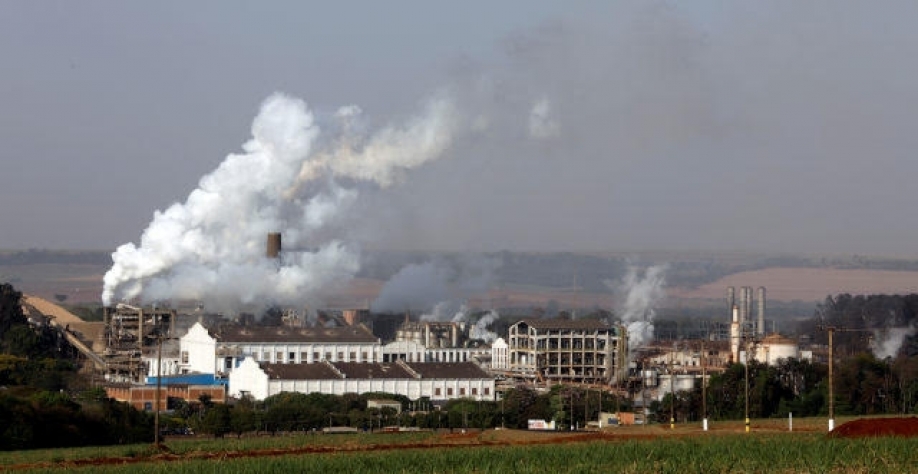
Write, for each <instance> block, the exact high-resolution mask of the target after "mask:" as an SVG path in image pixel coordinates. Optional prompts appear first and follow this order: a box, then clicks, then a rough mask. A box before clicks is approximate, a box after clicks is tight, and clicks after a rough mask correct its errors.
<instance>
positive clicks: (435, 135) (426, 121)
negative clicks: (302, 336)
mask: <svg viewBox="0 0 918 474" xmlns="http://www.w3.org/2000/svg"><path fill="white" fill-rule="evenodd" d="M360 115H361V111H360V109H359V108H358V107H356V106H347V107H343V108H341V109H340V110H339V111H338V113H337V114H336V115H335V116H334V117H333V118H332V120H337V121H338V122H337V123H334V122H333V123H330V124H327V125H328V127H327V128H325V129H323V128H322V127H320V124H319V123H317V119H316V117H315V115H314V114H313V113H312V112H311V111H310V110H309V108H308V107H307V105H306V103H305V102H304V101H302V100H300V99H296V98H293V97H289V96H286V95H283V94H279V93H278V94H274V95H272V96H270V97H268V98H267V99H266V100H265V101H264V102H263V103H262V105H261V109H260V111H259V113H258V115H257V116H256V117H255V119H254V121H253V123H252V139H251V140H249V141H248V142H247V143H245V144H244V145H243V153H241V154H231V155H229V156H228V157H227V158H226V159H225V160H224V161H223V162H222V163H221V164H220V165H219V166H218V167H217V168H216V169H215V170H214V171H212V172H211V173H209V174H207V175H206V176H204V177H203V178H201V180H200V182H199V185H198V188H197V189H195V190H194V191H192V192H191V193H190V194H189V195H188V198H187V199H186V200H185V202H184V203H176V204H173V205H172V206H170V207H169V208H168V209H166V210H165V211H157V212H155V213H154V217H153V221H152V222H151V223H150V224H149V226H148V227H147V228H146V230H144V232H143V234H142V235H141V238H140V244H139V245H136V244H134V243H127V244H124V245H122V246H120V247H118V249H117V250H116V251H115V252H114V253H113V254H112V260H113V265H112V267H111V269H110V270H109V271H108V272H107V273H106V274H105V277H104V290H103V294H102V300H103V302H104V304H106V305H111V304H112V303H113V302H117V301H120V300H134V299H140V300H141V301H142V302H153V301H162V300H197V301H200V302H203V303H204V304H205V306H208V307H209V308H211V309H215V308H216V309H225V310H232V309H238V308H239V307H240V306H241V305H258V306H262V307H264V306H268V305H274V304H296V303H303V302H306V301H310V300H311V299H312V298H316V297H318V296H319V295H320V294H321V293H322V291H323V290H327V289H328V288H330V287H332V286H333V285H335V284H336V283H340V282H343V281H346V280H348V279H350V278H352V277H353V275H354V274H355V272H357V271H358V269H359V265H360V260H359V253H358V247H359V245H357V243H356V242H355V239H353V238H351V236H350V235H348V233H347V231H346V227H345V226H344V225H343V224H344V223H345V222H346V220H347V218H348V217H349V213H350V212H351V209H352V208H353V207H354V206H353V204H354V203H355V202H356V201H357V200H358V199H359V195H360V189H361V186H364V187H365V186H367V185H368V184H369V185H372V186H376V187H379V188H383V187H388V186H392V185H393V184H395V183H397V182H398V180H399V178H400V177H401V176H402V175H403V173H404V172H405V171H406V170H409V169H411V168H414V167H417V166H420V165H422V164H424V163H425V162H428V161H430V160H434V159H436V158H438V157H440V156H441V155H442V154H443V152H444V151H445V150H446V149H447V148H448V147H449V145H450V143H451V141H452V140H453V137H454V136H455V134H456V133H457V132H458V130H459V127H458V116H457V113H456V112H455V110H454V107H453V106H452V102H451V100H450V99H449V97H448V96H447V95H445V94H441V95H438V96H436V97H434V98H433V99H432V100H430V101H429V102H428V104H427V107H426V109H425V110H424V111H423V113H421V114H420V115H418V116H417V117H414V118H412V119H410V120H409V121H408V122H407V123H405V124H404V125H402V126H386V127H384V128H382V129H381V130H379V131H377V132H375V133H371V134H366V133H363V132H362V129H363V128H365V127H362V126H361V123H360ZM269 232H280V233H281V234H282V236H283V244H284V248H285V249H286V248H291V249H295V250H294V251H286V250H285V251H284V252H282V254H281V258H280V260H279V261H275V260H272V259H268V258H266V257H265V245H266V238H267V234H268V233H269ZM303 248H308V249H310V250H298V249H303Z"/></svg>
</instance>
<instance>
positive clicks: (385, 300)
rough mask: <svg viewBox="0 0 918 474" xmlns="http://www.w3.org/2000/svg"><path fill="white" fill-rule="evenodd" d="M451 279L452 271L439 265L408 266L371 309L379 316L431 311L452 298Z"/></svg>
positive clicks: (393, 278)
mask: <svg viewBox="0 0 918 474" xmlns="http://www.w3.org/2000/svg"><path fill="white" fill-rule="evenodd" d="M452 278H453V271H452V269H451V268H450V267H448V266H447V265H443V264H440V263H437V262H425V263H420V264H410V265H407V266H405V267H403V268H402V269H401V270H399V271H398V273H396V274H395V275H394V276H393V277H392V278H390V279H389V281H388V282H386V284H385V286H383V288H382V290H380V292H379V295H378V296H377V297H376V300H375V301H373V304H371V305H370V310H371V311H374V312H377V313H386V312H393V313H395V312H400V311H428V310H430V309H431V308H435V307H436V305H437V303H440V302H442V301H446V300H448V299H450V280H451V279H452ZM444 310H445V309H444V308H440V309H439V311H444Z"/></svg>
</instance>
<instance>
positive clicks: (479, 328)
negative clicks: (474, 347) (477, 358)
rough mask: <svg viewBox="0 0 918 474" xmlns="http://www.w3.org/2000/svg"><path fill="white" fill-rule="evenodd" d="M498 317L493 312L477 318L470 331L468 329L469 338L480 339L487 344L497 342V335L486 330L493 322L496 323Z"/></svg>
mask: <svg viewBox="0 0 918 474" xmlns="http://www.w3.org/2000/svg"><path fill="white" fill-rule="evenodd" d="M499 317H500V315H499V314H497V311H494V310H491V311H488V312H487V313H485V314H483V315H482V316H481V317H479V318H478V321H475V324H474V325H472V327H471V329H469V338H470V339H480V340H482V341H484V342H486V343H488V344H490V343H492V342H494V341H495V340H497V333H495V332H493V331H491V330H489V329H488V328H489V327H491V324H493V323H494V321H497V318H499Z"/></svg>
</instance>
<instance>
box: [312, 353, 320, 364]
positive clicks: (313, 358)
mask: <svg viewBox="0 0 918 474" xmlns="http://www.w3.org/2000/svg"><path fill="white" fill-rule="evenodd" d="M312 361H313V362H318V361H319V353H318V352H313V353H312Z"/></svg>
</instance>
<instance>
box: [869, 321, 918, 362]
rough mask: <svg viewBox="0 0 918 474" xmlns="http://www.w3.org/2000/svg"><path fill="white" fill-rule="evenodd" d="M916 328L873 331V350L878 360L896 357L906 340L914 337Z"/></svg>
mask: <svg viewBox="0 0 918 474" xmlns="http://www.w3.org/2000/svg"><path fill="white" fill-rule="evenodd" d="M915 332H916V328H915V327H914V326H910V327H891V328H886V329H876V330H874V331H873V341H872V342H871V350H872V351H873V355H874V356H876V358H877V359H881V360H882V359H885V358H887V357H896V355H897V354H899V349H900V348H901V347H902V343H903V342H905V338H907V337H911V336H914V335H915Z"/></svg>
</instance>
